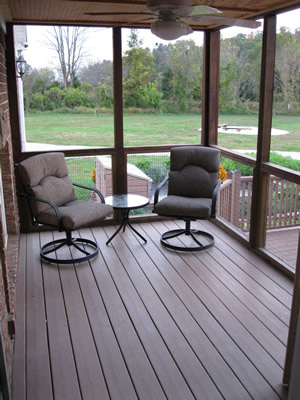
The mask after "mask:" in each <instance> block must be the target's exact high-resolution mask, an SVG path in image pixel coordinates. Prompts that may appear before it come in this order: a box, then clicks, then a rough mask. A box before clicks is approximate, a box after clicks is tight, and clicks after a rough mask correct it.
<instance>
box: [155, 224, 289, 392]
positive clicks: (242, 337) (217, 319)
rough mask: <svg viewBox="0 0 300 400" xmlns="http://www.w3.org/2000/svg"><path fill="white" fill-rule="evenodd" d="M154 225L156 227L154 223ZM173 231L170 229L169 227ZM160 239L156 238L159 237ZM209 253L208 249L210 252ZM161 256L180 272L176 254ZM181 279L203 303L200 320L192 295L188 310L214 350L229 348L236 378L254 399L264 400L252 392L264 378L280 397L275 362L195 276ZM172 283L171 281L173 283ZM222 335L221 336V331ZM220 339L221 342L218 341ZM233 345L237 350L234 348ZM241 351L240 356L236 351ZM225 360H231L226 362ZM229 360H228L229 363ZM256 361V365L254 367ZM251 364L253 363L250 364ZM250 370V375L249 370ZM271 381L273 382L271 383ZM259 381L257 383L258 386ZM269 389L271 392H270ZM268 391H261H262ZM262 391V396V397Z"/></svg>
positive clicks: (197, 303)
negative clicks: (205, 330) (203, 330)
mask: <svg viewBox="0 0 300 400" xmlns="http://www.w3.org/2000/svg"><path fill="white" fill-rule="evenodd" d="M155 226H157V224H155ZM172 228H173V226H172ZM150 237H151V239H153V238H154V237H155V233H154V232H151V235H150V236H149V238H150ZM158 238H159V236H158ZM158 238H157V239H156V243H158ZM209 250H211V249H209ZM162 252H163V254H165V256H166V257H167V258H168V259H170V260H171V264H172V266H173V267H174V268H175V269H176V271H177V272H178V273H181V272H180V271H181V270H182V259H181V258H180V257H178V254H177V253H175V254H174V252H172V251H169V250H168V249H162ZM191 255H192V254H188V255H185V257H187V258H188V257H190V256H191ZM155 262H156V265H159V266H160V267H161V266H162V265H163V262H162V261H160V262H159V260H158V259H157V260H155ZM166 279H167V280H168V282H171V277H170V275H168V276H167V278H166ZM184 280H185V281H187V282H188V284H189V286H190V287H191V288H192V289H193V292H194V293H196V294H197V296H198V299H200V300H201V303H202V304H203V306H202V310H201V319H200V318H199V309H200V307H199V300H198V302H197V299H194V298H193V297H192V296H190V298H189V303H188V305H187V308H188V309H190V310H193V311H192V312H193V315H194V317H195V318H196V319H197V320H198V321H199V324H202V326H205V327H206V328H207V329H208V330H207V332H206V334H207V336H208V337H210V339H211V340H212V341H213V343H214V345H215V346H216V348H218V350H219V352H220V353H221V354H222V351H223V349H230V350H231V352H229V354H226V355H223V357H224V359H226V361H227V362H228V364H229V365H230V366H231V367H232V368H233V367H234V368H237V369H236V374H237V376H239V379H240V380H241V381H242V382H243V379H244V380H245V383H244V382H243V383H244V385H245V387H247V390H248V391H249V393H251V395H253V397H254V398H263V397H261V393H259V392H256V393H253V390H254V391H255V390H256V388H259V387H260V388H261V387H262V382H263V381H264V379H265V378H267V379H268V380H269V384H270V386H271V387H272V388H273V389H274V390H277V391H278V392H279V393H280V395H282V394H283V393H282V391H281V387H280V386H279V385H277V384H276V382H280V378H281V375H282V370H281V368H280V367H279V366H278V365H277V364H276V363H275V362H274V360H273V359H272V358H271V357H270V356H269V355H268V353H266V352H265V351H264V349H263V348H262V347H260V346H259V345H258V344H257V342H255V340H254V339H253V337H252V336H251V335H249V333H248V332H247V331H246V330H245V329H244V328H243V326H242V325H241V324H239V323H238V321H237V320H235V318H233V317H232V315H231V314H230V312H229V311H228V310H227V309H226V308H225V307H224V305H223V304H222V303H221V302H219V301H218V299H217V298H216V297H214V296H212V295H211V293H210V292H209V290H208V289H207V287H206V286H205V285H203V284H202V282H201V281H200V280H197V279H196V278H195V276H194V275H191V274H186V275H184ZM173 281H174V280H172V284H174V283H173ZM175 290H176V293H179V291H181V290H182V285H181V287H178V286H177V287H176V289H175ZM181 298H183V299H185V301H187V294H186V293H185V294H184V293H182V295H181ZM223 329H224V331H225V332H226V334H225V332H224V331H223V335H222V333H221V332H222V330H223ZM220 338H221V342H220ZM235 346H236V348H235ZM238 349H240V350H241V351H242V353H240V352H239V351H238ZM236 355H238V358H239V359H235V360H234V361H233V359H232V357H235V356H236ZM228 357H231V358H229V359H228ZM229 360H230V361H229ZM256 360H257V364H258V365H255V364H256ZM251 363H252V364H251ZM257 369H258V370H260V372H261V374H262V375H261V376H259V375H258V374H256V372H257ZM243 370H244V372H245V375H244V376H241V375H239V374H240V373H241V371H243ZM250 370H252V373H251V374H250V373H249V371H250ZM249 375H251V379H254V380H255V379H257V380H258V381H257V382H256V383H254V382H253V381H252V382H251V383H250V384H249V382H248V378H249ZM272 380H274V381H275V382H272ZM258 382H259V383H258ZM271 387H270V389H271ZM265 390H267V388H264V391H265ZM265 394H266V393H265V392H264V396H265ZM272 395H273V398H276V397H274V395H275V393H273V394H272V390H270V393H269V396H270V397H269V398H272V397H271V396H272Z"/></svg>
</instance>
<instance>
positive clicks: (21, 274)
mask: <svg viewBox="0 0 300 400" xmlns="http://www.w3.org/2000/svg"><path fill="white" fill-rule="evenodd" d="M26 238H27V237H26V235H21V237H20V245H19V246H20V247H19V265H18V280H17V287H16V291H17V296H16V337H15V345H14V368H13V376H12V397H13V399H14V400H26V350H25V349H26V307H25V305H26V254H27V240H26Z"/></svg>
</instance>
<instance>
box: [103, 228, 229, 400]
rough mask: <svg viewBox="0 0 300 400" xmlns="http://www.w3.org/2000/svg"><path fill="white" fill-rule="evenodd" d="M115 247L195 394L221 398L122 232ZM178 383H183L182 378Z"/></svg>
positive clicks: (137, 244)
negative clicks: (128, 246)
mask: <svg viewBox="0 0 300 400" xmlns="http://www.w3.org/2000/svg"><path fill="white" fill-rule="evenodd" d="M105 230H106V231H107V232H108V236H110V235H111V234H112V233H113V230H112V228H111V227H107V228H105ZM125 234H126V232H125ZM123 236H124V235H122V237H123ZM130 240H131V238H129V241H130ZM133 240H134V242H132V241H131V246H133V243H135V244H136V247H134V248H133V252H135V251H137V250H138V249H139V248H140V247H141V245H140V243H139V242H136V241H135V238H133ZM113 246H115V249H117V251H118V254H119V257H120V260H122V264H123V266H124V269H125V270H126V272H127V274H128V276H129V277H130V279H131V281H132V282H133V284H136V285H135V288H136V290H137V292H138V294H139V296H140V298H141V299H142V301H143V303H144V306H145V307H146V309H147V311H148V313H149V315H150V316H151V318H152V320H153V321H155V324H156V327H157V329H158V331H159V333H160V335H161V337H162V339H163V341H164V343H165V344H166V346H167V348H168V349H169V351H170V353H171V354H172V356H173V358H174V360H175V362H176V364H177V366H178V368H179V369H180V371H181V373H182V375H183V377H184V378H185V381H186V382H187V384H188V386H189V387H190V389H191V391H192V392H193V394H194V396H195V397H196V398H199V395H198V394H199V393H201V396H203V397H204V398H205V399H218V398H221V395H220V393H219V392H218V391H217V389H216V387H215V385H214V384H213V382H212V381H211V378H210V376H209V375H208V374H207V371H205V369H204V368H203V366H202V364H201V362H200V360H199V359H198V358H197V357H196V356H195V354H194V352H193V351H192V349H191V347H190V346H189V344H188V342H187V341H186V339H185V338H184V336H183V335H182V333H181V332H180V330H179V329H178V328H177V326H176V324H175V323H174V321H173V320H172V318H171V317H170V315H169V313H168V311H167V310H166V309H165V307H164V306H163V304H162V302H161V300H160V299H159V297H158V296H157V294H156V293H155V291H154V290H153V288H152V287H151V285H150V284H149V282H148V281H147V279H146V278H145V276H144V274H143V273H142V271H141V269H140V267H139V265H138V263H137V261H136V260H135V258H134V257H133V255H132V253H131V252H130V251H129V250H128V248H127V246H126V244H125V243H124V242H123V240H122V238H121V236H120V235H119V236H118V237H116V238H115V239H114V243H113ZM143 254H145V252H143ZM148 261H149V260H148ZM148 261H147V260H144V262H147V268H151V264H150V262H148ZM177 385H179V382H178V381H177ZM177 385H176V386H177ZM176 392H178V388H177V389H176ZM181 398H182V397H181Z"/></svg>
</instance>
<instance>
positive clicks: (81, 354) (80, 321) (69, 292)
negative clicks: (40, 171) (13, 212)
mask: <svg viewBox="0 0 300 400" xmlns="http://www.w3.org/2000/svg"><path fill="white" fill-rule="evenodd" d="M60 237H61V235H60V234H58V233H55V234H54V238H55V239H59V238H60ZM61 255H66V256H70V252H69V249H64V250H62V251H61ZM75 268H90V267H89V264H88V263H82V264H79V265H78V266H76V267H74V266H73V265H72V264H71V265H59V270H60V278H61V285H62V288H63V292H64V301H65V307H66V312H67V317H68V323H69V329H70V334H71V340H72V345H73V352H74V358H75V361H76V368H77V372H78V377H79V384H80V389H81V394H82V397H83V399H96V398H97V397H98V396H99V393H101V400H102V399H103V400H104V399H109V394H108V390H107V387H106V383H105V379H104V377H103V371H102V367H101V363H100V361H99V356H98V352H97V348H96V346H95V342H94V338H93V335H92V332H91V329H90V323H89V319H88V316H87V313H86V309H85V305H84V300H83V298H82V293H81V290H80V287H79V284H78V279H77V275H76V270H75Z"/></svg>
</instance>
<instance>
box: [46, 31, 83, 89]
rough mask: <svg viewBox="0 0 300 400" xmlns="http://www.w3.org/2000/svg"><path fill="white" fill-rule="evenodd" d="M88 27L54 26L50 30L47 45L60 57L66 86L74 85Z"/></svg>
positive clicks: (60, 67) (60, 66) (61, 70)
mask: <svg viewBox="0 0 300 400" xmlns="http://www.w3.org/2000/svg"><path fill="white" fill-rule="evenodd" d="M86 34H87V28H81V27H63V26H54V27H52V29H51V30H49V31H48V35H47V37H46V39H45V41H46V45H47V46H48V47H49V48H50V49H52V50H54V51H55V52H56V53H57V55H58V59H59V71H60V74H61V76H62V81H63V85H64V87H65V88H67V87H72V86H73V83H74V80H75V77H76V74H77V72H78V69H79V67H80V63H81V61H82V58H83V56H84V47H85V44H86V41H87V35H86Z"/></svg>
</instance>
